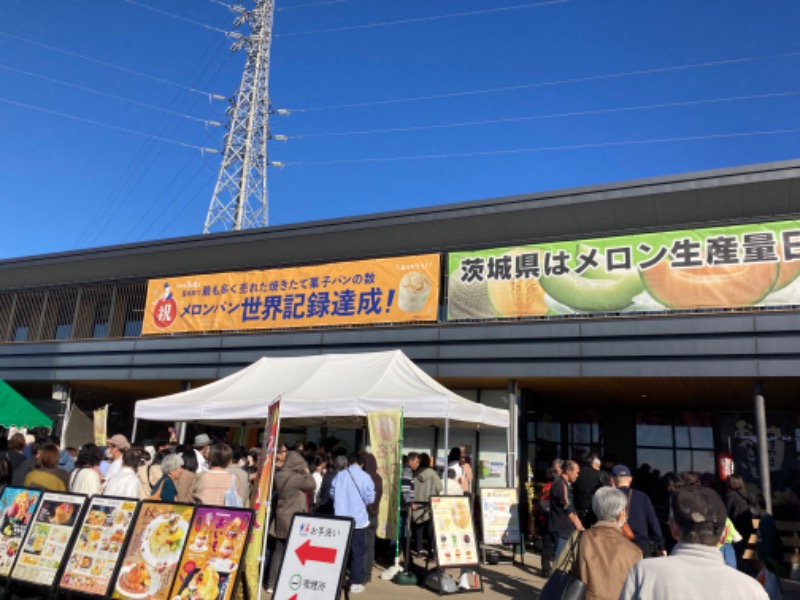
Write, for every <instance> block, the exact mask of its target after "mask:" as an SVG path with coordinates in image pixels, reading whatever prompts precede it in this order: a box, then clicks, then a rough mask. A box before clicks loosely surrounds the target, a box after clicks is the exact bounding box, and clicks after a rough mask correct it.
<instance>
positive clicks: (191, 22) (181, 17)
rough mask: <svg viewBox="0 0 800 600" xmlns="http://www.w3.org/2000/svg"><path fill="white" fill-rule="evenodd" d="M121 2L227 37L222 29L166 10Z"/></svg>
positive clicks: (132, 0)
mask: <svg viewBox="0 0 800 600" xmlns="http://www.w3.org/2000/svg"><path fill="white" fill-rule="evenodd" d="M122 1H123V2H127V3H128V4H132V5H133V6H138V7H139V8H144V9H145V10H150V11H153V12H154V13H158V14H160V15H163V16H165V17H170V18H171V19H176V20H178V21H183V22H184V23H189V24H190V25H195V26H197V27H202V28H203V29H208V30H209V31H215V32H217V33H222V34H225V35H227V34H228V32H227V31H226V30H224V29H219V28H218V27H212V26H211V25H207V24H205V23H201V22H200V21H195V20H194V19H189V18H187V17H184V16H181V15H176V14H175V13H171V12H168V11H166V10H162V9H160V8H156V7H155V6H149V5H147V4H142V3H141V2H137V1H136V0H122Z"/></svg>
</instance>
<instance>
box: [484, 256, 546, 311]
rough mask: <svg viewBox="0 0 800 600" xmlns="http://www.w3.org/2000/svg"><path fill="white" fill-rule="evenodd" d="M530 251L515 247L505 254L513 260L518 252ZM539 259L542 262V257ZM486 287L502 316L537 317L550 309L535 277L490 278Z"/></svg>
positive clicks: (495, 307) (490, 298)
mask: <svg viewBox="0 0 800 600" xmlns="http://www.w3.org/2000/svg"><path fill="white" fill-rule="evenodd" d="M530 252H531V250H528V249H525V248H514V249H513V250H510V251H509V252H506V253H505V254H504V256H511V258H512V262H513V260H514V257H515V256H517V255H518V254H523V253H530ZM540 256H541V255H540ZM539 261H540V264H541V258H540V259H539ZM486 289H487V292H488V295H489V301H490V302H491V303H492V306H493V307H494V310H495V312H496V313H497V315H498V316H500V317H536V316H541V315H545V314H547V312H548V311H549V310H550V309H549V308H548V306H547V304H546V303H545V301H544V290H543V289H542V286H541V285H539V282H538V281H537V280H536V278H534V277H530V278H528V279H507V280H506V279H489V280H488V281H487V283H486Z"/></svg>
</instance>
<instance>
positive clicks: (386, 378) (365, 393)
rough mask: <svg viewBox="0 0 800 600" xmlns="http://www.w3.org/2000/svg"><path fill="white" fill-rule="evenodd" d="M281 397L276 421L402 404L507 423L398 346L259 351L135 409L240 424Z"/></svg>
mask: <svg viewBox="0 0 800 600" xmlns="http://www.w3.org/2000/svg"><path fill="white" fill-rule="evenodd" d="M279 397H280V398H281V422H283V423H285V424H288V425H306V426H313V425H329V426H331V425H336V426H348V425H350V426H359V425H361V424H362V423H363V422H364V417H366V416H367V413H368V412H371V411H376V410H387V409H390V408H401V407H402V408H403V412H404V416H405V420H406V422H407V423H409V424H412V425H423V426H424V425H439V424H442V422H444V423H446V424H449V425H450V426H461V427H492V428H503V429H507V428H508V424H509V417H508V411H507V410H502V409H497V408H491V407H488V406H484V405H482V404H477V403H475V402H472V401H471V400H467V399H466V398H463V397H461V396H459V395H457V394H454V393H453V392H451V391H450V390H448V389H447V388H445V387H444V386H442V385H440V384H439V383H437V382H436V381H435V380H434V379H433V378H432V377H430V376H429V375H428V374H426V373H425V372H424V371H423V370H422V369H420V368H419V367H418V366H417V365H415V364H414V363H413V362H412V361H411V360H410V359H409V358H408V357H407V356H406V355H405V354H403V352H401V351H400V350H392V351H389V352H372V353H362V354H321V355H313V356H300V357H289V358H268V357H264V358H261V359H259V360H258V361H256V362H254V363H253V364H251V365H250V366H249V367H246V368H244V369H242V370H241V371H237V372H236V373H233V374H232V375H229V376H227V377H224V378H222V379H219V380H217V381H215V382H213V383H210V384H208V385H205V386H203V387H199V388H195V389H192V390H188V391H185V392H180V393H178V394H172V395H169V396H163V397H161V398H153V399H149V400H140V401H139V402H137V403H136V411H135V417H136V420H137V421H138V420H139V419H144V420H148V421H178V422H180V421H185V422H192V423H206V424H215V425H230V426H239V425H242V424H244V423H253V422H263V420H264V419H266V416H267V406H268V405H269V404H271V403H272V402H273V401H274V400H275V399H277V398H279ZM134 431H135V425H134Z"/></svg>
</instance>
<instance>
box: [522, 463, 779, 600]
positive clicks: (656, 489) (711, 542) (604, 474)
mask: <svg viewBox="0 0 800 600" xmlns="http://www.w3.org/2000/svg"><path fill="white" fill-rule="evenodd" d="M639 475H641V476H642V479H644V481H642V482H641V483H640V484H639V485H636V479H637V477H638V476H639ZM715 484H716V481H715V479H714V478H708V477H702V476H700V475H699V474H697V473H694V472H686V473H681V474H679V475H678V474H674V473H667V474H665V475H663V476H660V477H656V478H654V477H653V475H652V471H651V470H650V469H649V467H647V466H646V465H645V466H643V468H640V469H639V471H637V473H636V474H634V473H632V472H631V470H630V469H629V468H628V467H627V466H625V465H622V464H615V461H614V460H613V459H611V460H605V461H601V459H600V457H599V456H597V455H590V456H588V457H587V458H586V460H585V461H584V463H583V465H579V464H578V463H577V462H575V461H572V460H566V461H562V460H560V459H558V460H555V461H553V463H552V466H551V468H550V469H549V470H548V483H547V484H546V485H545V486H544V488H543V490H542V494H541V495H540V499H539V508H538V512H537V515H536V516H537V528H538V530H539V532H540V533H541V534H542V540H543V548H542V574H543V576H545V577H548V576H550V574H551V571H553V570H555V569H558V570H560V571H566V572H569V573H571V574H572V576H573V577H575V578H576V579H579V580H580V581H582V582H583V583H584V584H585V585H586V598H587V599H598V600H599V599H606V598H607V599H614V600H616V599H617V598H620V599H621V600H628V599H634V598H636V599H644V598H653V599H661V598H664V599H667V598H692V597H701V596H702V597H706V595H707V594H706V593H707V586H708V584H709V582H710V581H713V582H714V585H715V586H717V584H718V582H719V586H720V587H718V589H720V590H723V591H724V595H722V596H714V597H725V598H732V599H735V598H752V599H756V598H767V597H768V596H767V594H766V592H765V588H764V585H762V584H763V579H764V577H763V573H764V570H768V571H770V572H771V573H774V572H775V571H776V570H778V568H779V565H778V563H779V562H780V560H778V557H777V554H780V553H781V552H780V551H779V552H777V553H776V551H775V549H774V548H770V547H767V546H766V544H764V543H762V537H765V538H766V537H767V536H761V535H759V548H758V558H759V560H760V564H759V566H760V568H761V570H760V571H759V570H758V569H754V566H753V562H752V561H751V560H746V557H745V549H746V546H747V541H748V539H749V538H750V534H751V533H752V531H753V525H752V520H753V517H756V516H764V515H763V499H761V498H759V497H758V495H757V494H748V493H747V490H746V488H745V485H744V481H743V480H742V478H741V476H739V475H737V474H733V475H731V476H730V477H728V479H727V481H726V483H725V488H724V489H720V490H719V492H718V491H717V490H716V489H714V488H715ZM723 497H724V499H723ZM770 522H771V519H770V518H769V517H768V516H767V517H766V518H762V523H764V524H765V526H769V523H770ZM773 537H775V536H773ZM644 559H653V560H644ZM781 560H782V557H781ZM758 576H760V579H759V578H757V577H758Z"/></svg>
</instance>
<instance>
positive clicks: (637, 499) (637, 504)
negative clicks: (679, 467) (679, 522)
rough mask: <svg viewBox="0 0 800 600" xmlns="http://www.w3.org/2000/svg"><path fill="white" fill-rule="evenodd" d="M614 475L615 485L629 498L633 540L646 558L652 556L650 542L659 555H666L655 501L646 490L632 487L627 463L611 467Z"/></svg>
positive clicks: (629, 515) (629, 522) (629, 516)
mask: <svg viewBox="0 0 800 600" xmlns="http://www.w3.org/2000/svg"><path fill="white" fill-rule="evenodd" d="M611 474H612V475H613V476H614V486H615V487H616V488H617V489H619V490H621V491H622V492H624V493H625V496H626V497H627V498H628V525H630V528H631V530H632V531H633V535H634V538H633V540H631V541H632V542H633V543H634V544H636V545H637V546H639V548H640V549H641V550H642V554H643V555H644V557H645V558H650V557H651V556H653V553H652V552H651V551H650V542H652V543H653V545H654V546H655V547H656V555H657V556H666V555H667V551H666V550H665V549H664V536H663V535H662V534H661V525H660V524H659V522H658V517H657V516H656V511H655V509H654V508H653V503H652V502H651V501H650V498H649V497H648V495H647V494H645V493H644V492H640V491H639V490H634V489H631V482H632V481H633V476H632V475H631V470H630V469H629V468H628V467H626V466H625V465H616V466H615V467H614V468H613V469H611Z"/></svg>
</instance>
